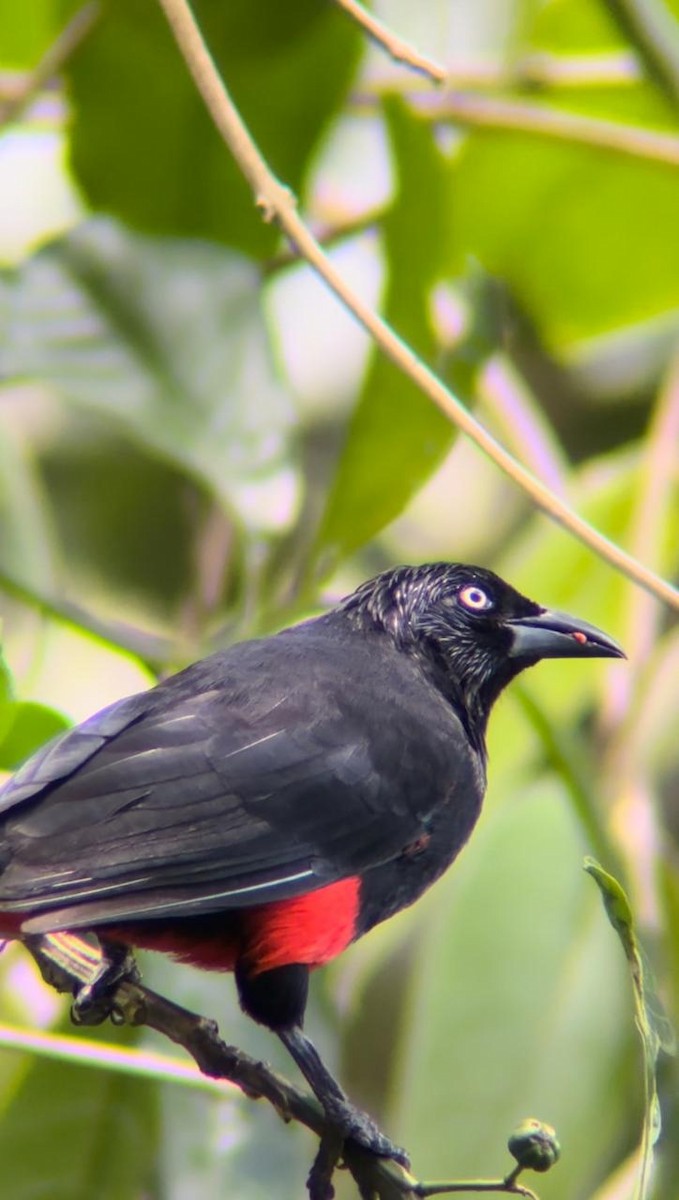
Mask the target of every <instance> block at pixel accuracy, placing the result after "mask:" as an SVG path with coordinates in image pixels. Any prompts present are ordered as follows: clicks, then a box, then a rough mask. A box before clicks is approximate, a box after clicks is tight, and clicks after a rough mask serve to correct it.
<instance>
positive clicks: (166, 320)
mask: <svg viewBox="0 0 679 1200" xmlns="http://www.w3.org/2000/svg"><path fill="white" fill-rule="evenodd" d="M4 281H5V303H6V306H7V318H8V319H7V321H6V322H5V337H6V343H5V345H4V346H0V352H1V353H2V354H3V355H4V360H5V362H6V364H7V370H8V374H9V375H10V376H12V375H13V376H15V377H21V376H29V377H31V378H32V379H36V380H39V381H41V382H43V383H45V384H47V385H50V386H51V387H52V388H54V389H55V390H56V391H57V393H58V394H59V395H60V396H61V397H63V398H64V400H66V401H68V402H70V403H73V404H77V405H79V406H81V407H82V408H84V409H87V410H90V411H92V412H95V413H98V414H104V415H105V416H106V417H107V418H108V419H110V420H111V421H113V422H115V423H116V424H117V425H118V427H119V428H122V429H123V430H124V431H125V433H126V434H127V435H128V436H129V437H132V438H134V439H136V440H137V441H139V442H140V443H141V444H142V445H144V446H145V447H147V448H148V449H150V450H152V451H153V452H154V453H155V454H157V455H160V456H161V457H163V458H165V459H166V460H168V461H169V462H171V463H173V464H175V465H179V466H181V467H182V468H183V469H184V470H185V471H188V472H189V473H190V474H192V475H193V476H194V477H195V478H196V479H197V480H198V481H199V482H201V483H203V484H204V485H207V486H208V487H209V488H210V490H212V491H214V492H216V493H217V495H219V496H221V497H222V498H224V499H227V500H228V501H229V502H230V503H232V504H233V505H234V506H235V507H238V506H239V504H240V495H241V491H240V489H241V488H242V487H244V486H245V485H246V484H251V483H252V482H255V481H257V480H260V479H261V480H266V479H270V478H271V477H272V475H273V473H274V472H276V471H277V470H278V469H279V467H280V466H281V463H282V462H283V455H284V451H285V448H286V433H287V430H288V428H289V426H290V423H291V420H292V414H291V410H290V406H289V404H288V401H287V398H286V396H285V395H284V393H283V389H282V387H281V385H280V384H279V382H278V380H277V378H276V376H275V374H274V369H273V366H272V363H271V359H270V356H269V347H268V341H267V336H266V332H265V329H264V325H263V321H262V318H261V315H260V306H259V305H260V299H259V279H258V276H257V273H256V271H255V270H254V269H253V268H252V267H251V266H250V265H249V264H248V263H247V262H246V261H245V260H244V259H242V258H240V257H238V256H236V255H234V254H233V253H231V252H229V251H227V250H223V249H220V248H218V247H216V246H208V245H206V244H202V243H194V242H184V241H171V240H155V239H152V238H144V237H141V236H139V235H132V234H127V233H125V232H124V231H123V229H122V228H121V227H120V226H117V225H115V224H114V223H113V222H104V221H99V222H91V223H88V224H86V225H83V226H80V227H79V228H78V229H76V230H75V231H74V232H73V233H71V234H70V235H68V236H67V237H65V238H64V239H63V240H60V241H57V242H54V243H53V244H51V245H50V246H48V247H46V248H45V249H44V250H43V251H41V252H40V253H39V254H37V255H36V256H35V257H33V258H32V259H30V260H29V261H28V262H27V263H26V264H25V265H24V266H23V267H22V268H20V269H19V270H17V271H16V272H12V273H9V272H8V273H6V274H5V276H4ZM242 508H243V515H244V517H245V519H246V520H248V519H249V517H250V512H251V509H250V506H249V505H248V504H247V498H246V499H244V500H243V504H242ZM255 523H256V518H255Z"/></svg>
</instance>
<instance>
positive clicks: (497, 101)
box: [354, 85, 679, 167]
mask: <svg viewBox="0 0 679 1200" xmlns="http://www.w3.org/2000/svg"><path fill="white" fill-rule="evenodd" d="M393 90H394V89H393V86H392V87H389V86H388V85H387V86H386V87H382V86H379V87H375V88H371V89H366V90H365V91H363V92H358V93H357V94H356V95H355V97H354V102H355V104H356V106H357V107H358V108H359V109H361V108H366V107H368V108H369V109H370V111H371V112H372V111H374V108H375V101H376V100H377V99H378V98H380V97H381V96H382V95H384V94H388V93H389V92H393ZM401 94H402V95H404V96H405V98H406V99H407V100H409V101H410V102H411V103H412V104H413V107H414V108H415V109H416V111H417V112H418V113H420V114H421V116H422V117H423V118H425V119H426V120H427V121H432V122H443V121H445V122H453V123H454V124H457V125H463V126H465V127H472V128H481V129H509V130H512V131H514V132H516V133H532V134H534V135H535V136H536V137H545V138H550V139H552V140H556V141H560V142H570V143H572V144H574V145H576V146H596V147H597V149H600V150H607V151H610V153H611V154H627V155H629V156H630V157H632V158H645V159H650V161H651V162H661V163H666V164H667V165H668V166H671V167H676V166H679V137H677V135H676V134H674V133H663V132H662V131H660V130H655V129H645V128H644V127H643V126H637V125H624V124H622V123H621V122H619V121H605V120H603V119H602V118H600V117H583V116H581V115H580V113H575V112H567V111H565V110H564V109H559V108H554V107H553V106H551V105H547V104H532V103H529V102H528V101H525V100H513V99H510V98H506V97H501V96H481V95H477V94H473V93H471V92H464V91H446V92H442V93H440V94H437V95H433V94H431V93H429V92H423V91H421V90H418V91H415V90H410V89H409V90H408V91H406V92H404V93H401Z"/></svg>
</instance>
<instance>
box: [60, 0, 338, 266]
mask: <svg viewBox="0 0 679 1200" xmlns="http://www.w3.org/2000/svg"><path fill="white" fill-rule="evenodd" d="M192 7H193V9H194V11H195V15H196V17H197V19H198V21H199V23H200V25H201V28H202V30H203V32H204V35H205V37H206V39H207V41H208V44H209V46H210V49H211V51H212V53H213V55H214V57H215V59H216V61H217V63H218V65H219V67H220V69H221V70H222V71H223V72H224V76H225V79H226V82H227V86H228V87H229V88H230V89H231V90H232V92H233V96H234V99H235V102H236V103H237V104H238V105H239V107H240V108H241V110H242V114H243V117H244V119H245V121H246V122H247V123H248V125H249V126H250V127H251V129H252V132H253V134H254V136H255V138H256V139H257V141H258V143H259V145H260V147H261V149H262V151H263V153H264V154H265V156H266V157H267V158H268V159H269V160H270V162H271V165H272V167H273V169H274V170H275V171H276V172H277V173H278V174H279V175H280V177H281V178H282V179H283V180H284V181H285V182H286V183H287V184H289V185H290V186H291V187H292V188H294V189H295V190H297V189H299V188H300V186H301V185H302V183H303V181H304V178H305V174H306V171H307V169H308V164H309V157H310V155H311V153H312V151H313V149H314V147H315V145H316V144H317V142H318V139H319V136H320V135H321V133H322V131H323V129H324V128H325V126H326V124H327V122H328V121H329V119H330V117H331V116H332V114H333V113H334V111H335V110H336V109H337V108H338V107H339V105H340V104H341V103H342V101H343V99H344V97H345V94H346V89H347V87H348V85H349V82H350V79H351V76H352V74H353V70H354V67H355V64H356V59H357V54H358V52H359V50H360V47H361V39H360V36H359V34H358V31H357V30H356V28H355V27H354V26H353V23H352V22H351V21H348V20H347V19H346V18H345V17H344V16H343V15H342V14H341V13H340V12H338V11H337V9H336V8H335V6H334V5H328V4H325V3H323V2H322V0H295V2H294V3H292V4H286V5H285V6H284V8H283V7H281V5H280V4H279V3H277V0H230V3H228V4H225V3H221V2H220V0H197V3H195V4H194V5H193V6H192ZM68 79H69V83H70V91H71V98H72V101H73V105H74V123H73V130H72V162H73V167H74V170H75V173H76V176H77V179H78V182H79V183H80V185H81V187H82V188H83V189H84V191H85V193H86V195H87V197H88V199H89V201H90V203H91V204H92V205H93V206H94V207H95V208H97V209H103V210H104V211H106V212H112V213H114V214H115V215H116V216H119V217H122V218H123V219H124V220H126V221H128V222H130V224H132V225H133V226H136V227H137V228H140V229H143V230H147V231H152V232H154V233H175V234H191V235H194V234H195V235H200V236H202V237H209V238H215V239H217V240H220V241H226V242H228V243H230V244H231V245H234V246H237V247H238V248H240V249H243V250H245V251H247V252H248V253H250V254H254V255H258V256H260V255H263V254H267V253H270V252H271V250H272V249H273V247H274V245H275V243H276V240H277V237H278V234H277V232H276V230H275V229H273V228H272V227H270V226H266V225H264V224H263V222H262V219H261V216H260V214H259V213H258V212H257V211H256V209H255V206H254V197H253V195H252V192H251V190H250V188H249V185H247V184H246V183H245V182H244V181H243V179H242V176H241V175H240V172H239V170H238V168H237V167H236V166H235V163H234V162H233V160H232V158H231V155H230V153H229V151H228V149H227V148H226V146H225V145H224V143H223V142H222V141H221V139H220V137H219V136H218V134H217V132H216V131H215V129H214V127H213V125H212V122H211V119H210V118H209V117H208V115H207V112H206V110H205V107H204V104H203V101H202V100H201V98H200V97H199V95H198V93H197V92H196V88H195V85H194V83H193V80H192V79H191V78H190V77H189V75H188V72H187V69H186V66H185V65H184V63H183V61H182V59H181V58H180V56H179V53H178V51H177V49H176V47H175V45H174V43H173V40H172V38H171V36H170V33H169V30H168V26H167V23H166V21H165V19H164V17H163V15H162V13H161V10H160V6H159V5H157V4H148V3H147V4H140V3H139V2H138V0H108V3H105V5H104V13H103V17H102V20H101V22H100V24H99V26H98V28H97V30H96V31H95V33H94V34H93V36H92V37H90V38H89V39H88V41H87V45H86V46H85V47H84V48H83V50H82V51H81V52H80V53H79V54H78V55H77V56H76V57H75V58H74V59H73V61H72V62H71V63H70V64H69V68H68Z"/></svg>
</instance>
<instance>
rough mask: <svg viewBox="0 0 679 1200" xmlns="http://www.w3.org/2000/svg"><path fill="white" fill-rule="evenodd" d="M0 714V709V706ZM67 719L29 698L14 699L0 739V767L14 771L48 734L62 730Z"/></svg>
mask: <svg viewBox="0 0 679 1200" xmlns="http://www.w3.org/2000/svg"><path fill="white" fill-rule="evenodd" d="M0 714H1V710H0ZM70 724H71V722H70V721H69V720H68V718H67V717H65V716H64V715H63V713H60V712H57V710H56V709H55V708H48V706H47V705H46V704H38V703H37V702H36V701H33V700H23V701H17V702H16V703H15V704H14V705H13V708H12V713H11V721H10V723H9V726H8V728H7V730H6V732H5V736H4V738H3V739H2V741H1V742H0V769H1V770H3V771H15V770H16V768H17V767H20V766H21V764H22V763H23V762H25V761H26V759H27V758H29V757H30V755H31V754H34V753H35V751H36V750H39V749H40V747H41V746H43V745H44V744H45V742H48V741H49V740H50V738H53V737H56V736H57V734H59V733H63V732H64V730H65V729H68V728H69V726H70Z"/></svg>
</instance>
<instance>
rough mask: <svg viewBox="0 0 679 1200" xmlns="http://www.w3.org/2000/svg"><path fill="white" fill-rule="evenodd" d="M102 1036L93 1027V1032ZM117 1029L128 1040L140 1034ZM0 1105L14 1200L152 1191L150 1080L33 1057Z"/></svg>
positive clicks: (6, 1183) (117, 1197)
mask: <svg viewBox="0 0 679 1200" xmlns="http://www.w3.org/2000/svg"><path fill="white" fill-rule="evenodd" d="M98 1036H99V1035H98V1034H97V1033H96V1032H93V1031H92V1030H91V1029H90V1030H88V1031H87V1037H88V1038H89V1039H92V1038H95V1040H96V1039H97V1037H98ZM102 1036H104V1035H102ZM118 1036H119V1037H121V1038H122V1039H123V1040H124V1041H125V1042H128V1043H129V1041H130V1040H133V1039H134V1037H135V1036H136V1035H134V1034H132V1035H130V1034H129V1033H124V1034H123V1033H120V1034H118ZM110 1038H111V1034H110V1030H107V1031H106V1034H105V1039H106V1040H110ZM0 1107H1V1109H2V1111H1V1116H2V1120H0V1155H1V1156H2V1179H3V1188H4V1189H5V1191H6V1194H7V1195H8V1196H11V1197H12V1200H39V1198H42V1197H44V1198H45V1200H47V1198H49V1200H92V1197H94V1196H96V1197H97V1200H121V1198H122V1197H134V1196H140V1195H142V1194H145V1193H146V1191H147V1189H148V1187H149V1184H150V1181H151V1175H152V1169H153V1164H154V1160H155V1155H156V1148H157V1147H156V1143H157V1114H156V1102H155V1089H154V1087H153V1085H152V1084H149V1083H148V1082H147V1081H146V1080H144V1079H139V1078H135V1077H133V1076H131V1075H123V1074H119V1073H117V1072H114V1071H104V1070H97V1069H94V1068H89V1067H77V1066H66V1065H64V1064H63V1063H60V1062H57V1061H53V1060H51V1059H48V1058H33V1059H27V1062H26V1070H25V1072H24V1073H23V1075H22V1076H21V1078H20V1082H19V1084H18V1086H17V1087H15V1088H14V1089H13V1090H11V1091H9V1092H8V1091H5V1092H4V1093H2V1094H0Z"/></svg>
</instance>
